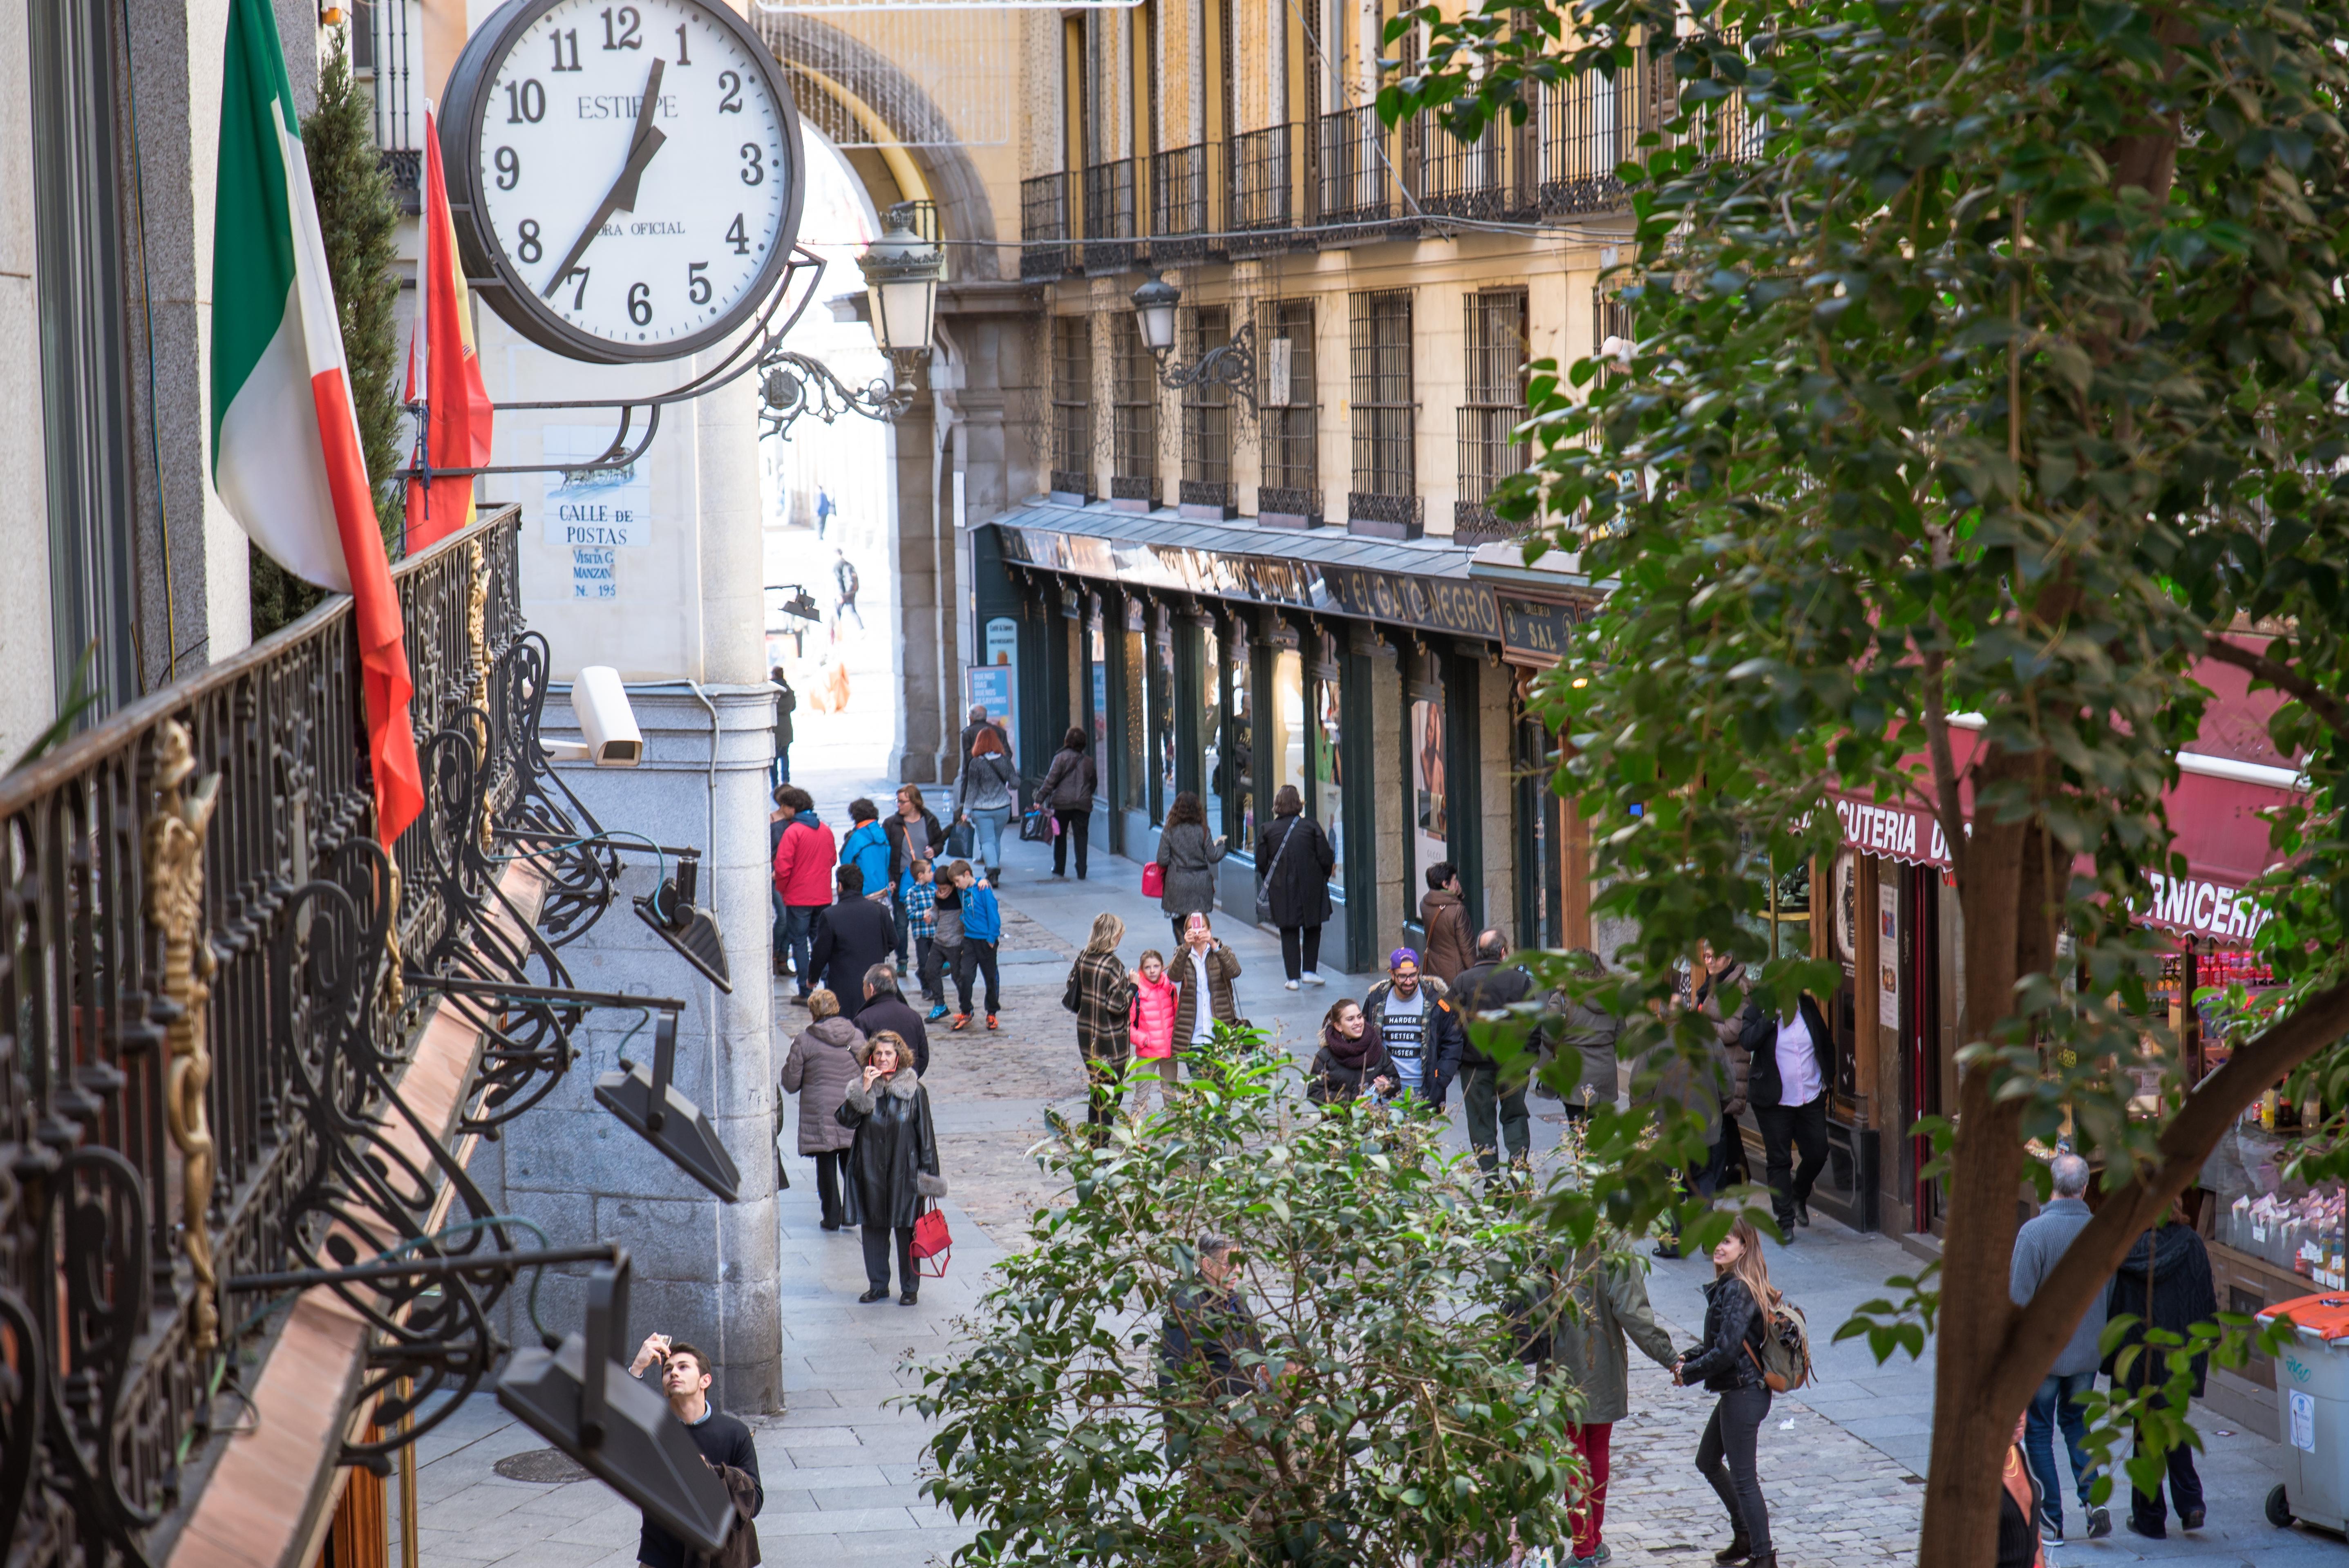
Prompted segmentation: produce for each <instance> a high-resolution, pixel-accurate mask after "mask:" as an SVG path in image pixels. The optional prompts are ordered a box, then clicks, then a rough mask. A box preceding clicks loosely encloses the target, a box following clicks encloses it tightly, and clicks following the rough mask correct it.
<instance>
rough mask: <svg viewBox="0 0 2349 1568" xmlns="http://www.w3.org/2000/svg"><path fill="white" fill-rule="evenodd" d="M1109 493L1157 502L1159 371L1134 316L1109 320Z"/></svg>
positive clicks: (1121, 313) (1126, 312)
mask: <svg viewBox="0 0 2349 1568" xmlns="http://www.w3.org/2000/svg"><path fill="white" fill-rule="evenodd" d="M1109 341H1110V437H1111V439H1110V481H1109V493H1110V494H1111V495H1112V496H1116V497H1119V498H1122V499H1124V500H1146V501H1149V502H1151V503H1152V504H1153V505H1155V504H1156V503H1157V500H1158V368H1157V366H1156V364H1155V362H1154V361H1153V360H1152V359H1151V357H1150V350H1148V349H1147V348H1144V347H1143V346H1142V330H1141V327H1140V325H1138V324H1137V323H1136V321H1135V319H1134V315H1133V312H1132V311H1130V310H1122V311H1119V312H1118V313H1117V314H1116V315H1113V316H1112V317H1111V318H1110V340H1109Z"/></svg>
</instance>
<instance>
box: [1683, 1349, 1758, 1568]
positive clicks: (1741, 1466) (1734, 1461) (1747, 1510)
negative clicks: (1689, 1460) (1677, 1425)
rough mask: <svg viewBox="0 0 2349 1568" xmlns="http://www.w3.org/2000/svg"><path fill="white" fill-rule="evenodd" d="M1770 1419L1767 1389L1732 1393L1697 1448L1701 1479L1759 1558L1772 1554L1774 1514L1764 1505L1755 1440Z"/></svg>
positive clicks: (1716, 1409) (1707, 1425) (1719, 1405)
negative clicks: (1771, 1520)
mask: <svg viewBox="0 0 2349 1568" xmlns="http://www.w3.org/2000/svg"><path fill="white" fill-rule="evenodd" d="M1769 1418H1770V1390H1769V1389H1767V1388H1732V1389H1731V1390H1730V1391H1729V1392H1728V1393H1726V1394H1723V1396H1721V1398H1720V1399H1719V1400H1718V1401H1717V1402H1715V1404H1714V1405H1713V1419H1711V1420H1709V1421H1707V1422H1706V1423H1705V1424H1704V1439H1703V1440H1702V1441H1701V1442H1699V1443H1698V1444H1697V1446H1696V1469H1697V1473H1698V1474H1699V1475H1701V1476H1702V1477H1704V1479H1705V1480H1708V1481H1711V1482H1712V1483H1713V1494H1714V1495H1715V1496H1717V1497H1719V1498H1720V1499H1721V1506H1722V1507H1723V1508H1725V1509H1727V1510H1729V1523H1730V1528H1731V1529H1733V1530H1734V1531H1737V1532H1740V1533H1742V1534H1743V1535H1744V1537H1745V1539H1746V1540H1747V1542H1750V1543H1751V1544H1752V1546H1753V1548H1754V1554H1755V1555H1756V1556H1759V1555H1760V1554H1761V1553H1764V1552H1767V1551H1769V1550H1770V1508H1769V1505H1768V1504H1767V1503H1765V1502H1764V1501H1762V1476H1761V1473H1760V1472H1759V1471H1758V1470H1755V1469H1754V1437H1755V1435H1756V1434H1757V1433H1759V1432H1760V1431H1761V1430H1762V1423H1763V1422H1764V1421H1766V1420H1768V1419H1769ZM1723 1460H1727V1461H1728V1462H1727V1464H1726V1465H1724V1464H1723V1462H1722V1461H1723Z"/></svg>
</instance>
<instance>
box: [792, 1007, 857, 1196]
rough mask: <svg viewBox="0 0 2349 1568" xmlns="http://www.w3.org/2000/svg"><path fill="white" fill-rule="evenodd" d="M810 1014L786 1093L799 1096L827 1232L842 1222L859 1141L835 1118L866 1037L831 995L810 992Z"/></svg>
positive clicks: (804, 1145)
mask: <svg viewBox="0 0 2349 1568" xmlns="http://www.w3.org/2000/svg"><path fill="white" fill-rule="evenodd" d="M808 1016H809V1017H810V1018H811V1019H812V1020H813V1021H812V1022H811V1023H810V1024H809V1025H808V1026H807V1027H806V1028H804V1029H802V1030H801V1031H800V1035H799V1038H797V1039H795V1040H793V1041H792V1052H791V1055H789V1056H787V1057H784V1058H783V1092H784V1093H786V1094H796V1095H798V1096H799V1097H800V1152H801V1153H802V1154H808V1155H812V1156H814V1158H815V1192H816V1199H817V1201H818V1202H820V1203H822V1204H823V1228H824V1229H825V1230H827V1231H836V1230H839V1229H840V1228H841V1226H842V1224H843V1210H842V1208H841V1202H840V1181H841V1173H842V1172H843V1171H845V1170H846V1169H847V1168H848V1146H849V1145H850V1144H852V1143H854V1142H855V1141H856V1133H855V1131H854V1129H851V1128H846V1127H843V1126H841V1125H840V1123H839V1122H838V1121H837V1120H836V1119H834V1113H835V1112H837V1111H838V1110H839V1109H840V1107H841V1103H842V1102H843V1100H845V1099H847V1098H848V1089H849V1086H850V1085H851V1084H854V1082H855V1081H856V1079H857V1078H858V1077H859V1076H860V1075H861V1074H862V1072H863V1071H864V1069H863V1068H860V1067H859V1066H858V1065H857V1061H856V1056H855V1053H856V1052H858V1051H860V1050H862V1049H863V1048H864V1035H863V1034H861V1033H859V1032H858V1030H857V1027H856V1026H855V1025H854V1024H852V1023H850V1022H849V1021H848V1020H847V1019H845V1018H843V1017H842V1016H840V998H839V997H837V996H835V995H833V994H832V993H831V992H829V991H824V990H816V991H811V992H809V993H808Z"/></svg>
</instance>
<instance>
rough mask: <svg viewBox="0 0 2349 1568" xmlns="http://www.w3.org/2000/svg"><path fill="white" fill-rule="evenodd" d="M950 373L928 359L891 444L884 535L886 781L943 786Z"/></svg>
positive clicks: (948, 687)
mask: <svg viewBox="0 0 2349 1568" xmlns="http://www.w3.org/2000/svg"><path fill="white" fill-rule="evenodd" d="M951 376H952V372H951V371H950V370H948V369H947V367H946V366H942V365H940V364H938V363H937V362H936V360H933V362H932V364H931V367H930V374H929V376H928V377H926V381H927V385H926V386H924V387H922V388H921V389H920V391H919V392H918V394H917V395H916V397H915V399H914V406H913V407H910V408H908V409H906V410H905V413H904V414H903V415H901V416H900V417H899V418H898V419H897V423H896V428H895V437H896V444H897V521H896V527H895V529H893V530H892V531H890V535H889V565H890V570H891V572H892V573H894V574H895V577H896V580H897V613H898V624H897V627H896V631H897V668H898V694H899V695H898V702H897V732H896V736H895V742H894V744H893V745H892V746H891V748H890V751H889V771H890V776H891V777H892V778H894V779H896V780H897V781H898V782H899V783H901V784H937V783H945V782H947V780H948V779H951V778H952V777H953V776H952V774H950V773H948V772H946V771H944V770H943V763H944V760H945V758H946V757H947V756H948V755H950V754H951V751H952V748H951V747H947V746H942V744H941V734H942V730H943V726H942V724H941V718H940V716H941V715H942V714H943V713H947V712H950V711H952V710H953V708H954V707H956V706H957V704H956V698H955V693H956V690H957V687H958V686H959V685H960V683H959V681H958V680H957V679H956V678H955V676H954V673H953V664H954V650H953V647H952V645H951V642H950V641H949V640H948V634H950V632H951V628H952V622H951V620H950V619H949V618H948V616H947V613H946V612H947V606H948V605H950V604H952V603H954V601H953V599H952V598H951V597H949V596H947V595H948V593H949V592H950V590H951V585H952V583H953V580H954V569H953V564H952V562H951V558H950V552H951V548H952V541H953V539H954V521H953V519H952V518H951V517H948V516H947V515H946V510H947V505H948V503H949V502H950V501H951V499H952V488H951V481H950V480H947V477H946V474H945V462H944V459H943V458H942V456H941V454H940V452H939V450H938V424H939V422H940V421H941V420H943V419H946V418H949V417H950V414H949V411H948V410H947V409H946V408H945V407H942V406H941V404H942V400H943V399H944V398H945V397H947V396H950V392H949V391H948V390H947V389H945V388H942V387H940V386H939V381H940V379H941V378H947V379H950V378H951Z"/></svg>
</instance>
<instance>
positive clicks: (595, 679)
mask: <svg viewBox="0 0 2349 1568" xmlns="http://www.w3.org/2000/svg"><path fill="white" fill-rule="evenodd" d="M571 709H572V711H573V712H574V713H575V714H576V715H578V717H579V732H580V733H581V734H582V735H585V737H586V738H587V758H588V760H589V761H591V762H593V763H595V766H596V767H598V768H634V767H635V766H636V763H637V762H638V761H639V760H641V759H642V758H643V757H644V754H645V738H644V733H643V732H642V731H641V730H639V729H637V728H636V711H635V710H634V709H633V708H631V707H628V688H627V687H626V686H622V685H621V684H620V672H619V671H617V670H616V669H614V668H613V667H612V666H611V665H588V666H587V667H586V668H585V669H583V670H581V671H580V672H579V675H578V678H577V679H575V680H574V681H573V682H572V683H571Z"/></svg>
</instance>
